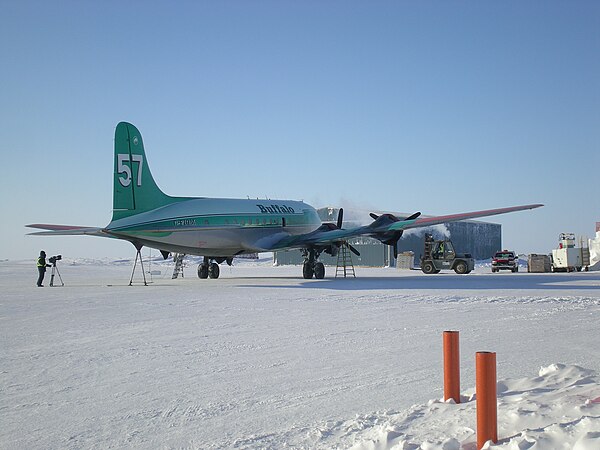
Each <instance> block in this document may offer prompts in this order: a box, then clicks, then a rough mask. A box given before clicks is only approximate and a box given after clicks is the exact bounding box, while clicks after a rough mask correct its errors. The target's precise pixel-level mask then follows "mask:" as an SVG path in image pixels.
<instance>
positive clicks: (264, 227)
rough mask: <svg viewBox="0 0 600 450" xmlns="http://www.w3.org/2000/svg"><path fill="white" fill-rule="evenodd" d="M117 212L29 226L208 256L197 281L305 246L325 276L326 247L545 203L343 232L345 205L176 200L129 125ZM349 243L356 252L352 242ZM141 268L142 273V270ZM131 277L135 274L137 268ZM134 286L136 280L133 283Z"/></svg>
mask: <svg viewBox="0 0 600 450" xmlns="http://www.w3.org/2000/svg"><path fill="white" fill-rule="evenodd" d="M113 179H114V184H113V216H112V220H111V222H110V223H109V224H108V225H107V226H105V227H80V226H71V225H50V224H31V225H27V227H30V228H36V229H42V230H46V231H41V232H35V233H31V234H34V235H90V236H101V237H110V238H117V239H123V240H126V241H129V242H131V243H132V244H133V245H134V246H135V248H136V249H137V255H136V264H137V258H138V256H139V259H140V261H141V254H140V250H141V249H142V247H144V246H146V247H150V248H154V249H158V250H160V252H161V253H162V255H163V257H164V258H165V259H166V258H168V256H169V254H170V253H184V254H187V255H198V256H204V260H203V262H202V263H201V264H200V265H199V266H198V276H199V277H200V278H209V277H210V278H218V277H219V264H221V263H223V262H227V263H228V264H230V265H231V262H232V260H233V258H234V257H235V256H237V255H241V254H244V253H256V252H267V251H274V250H281V249H292V248H298V249H301V250H302V252H303V255H304V260H305V261H304V265H303V270H302V272H303V276H304V278H307V279H309V278H312V277H313V276H314V277H315V278H319V279H321V278H323V277H324V276H325V267H324V266H323V263H321V262H319V260H318V258H319V256H320V254H321V253H322V252H325V253H328V254H331V255H336V254H337V253H338V251H339V249H340V248H341V246H342V245H347V240H348V239H350V238H353V237H356V236H371V237H374V238H376V239H378V240H379V241H381V242H382V243H384V244H387V245H390V246H392V247H393V248H394V256H397V252H398V250H397V244H398V240H399V239H400V237H401V236H402V233H403V232H404V230H407V229H411V228H418V227H428V226H432V225H437V224H442V223H447V222H454V221H458V220H465V219H474V218H478V217H486V216H493V215H496V214H504V213H508V212H513V211H522V210H526V209H533V208H538V207H540V206H543V205H540V204H534V205H523V206H512V207H508V208H499V209H491V210H486V211H474V212H468V213H461V214H453V215H448V216H438V217H427V218H420V217H419V216H420V215H421V213H415V214H413V215H411V216H410V217H407V218H404V219H399V218H397V217H395V216H394V215H392V214H382V215H375V214H371V217H372V218H373V219H374V220H373V222H372V223H371V224H369V225H366V226H361V227H357V228H352V229H347V230H346V229H342V220H343V219H342V214H343V210H341V209H340V213H339V216H338V220H337V223H335V224H334V223H321V220H320V219H319V216H318V214H317V211H316V210H315V209H314V208H313V207H312V206H310V205H308V204H306V203H304V202H300V201H294V200H249V199H224V198H204V197H171V196H169V195H166V194H165V193H164V192H162V191H161V190H160V188H159V187H158V186H157V185H156V182H155V181H154V178H153V177H152V173H151V172H150V168H149V167H148V162H147V160H146V154H145V152H144V145H143V143H142V135H141V134H140V132H139V131H138V129H137V128H136V127H135V126H133V125H132V124H130V123H126V122H121V123H119V124H118V125H117V128H116V130H115V163H114V174H113ZM349 248H350V249H351V250H352V251H353V252H355V253H357V254H358V252H357V251H356V249H354V248H353V247H352V246H349ZM134 271H135V265H134ZM142 271H143V270H142ZM132 280H133V273H132ZM130 284H131V281H130Z"/></svg>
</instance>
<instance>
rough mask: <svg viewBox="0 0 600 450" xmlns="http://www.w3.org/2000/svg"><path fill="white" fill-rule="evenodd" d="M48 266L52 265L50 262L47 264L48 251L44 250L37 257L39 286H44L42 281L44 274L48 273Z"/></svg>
mask: <svg viewBox="0 0 600 450" xmlns="http://www.w3.org/2000/svg"><path fill="white" fill-rule="evenodd" d="M46 267H52V266H51V265H50V264H46V252H45V251H44V250H42V251H41V252H40V257H39V258H38V259H37V268H38V273H39V276H38V280H37V285H38V287H44V285H43V284H42V282H43V281H44V275H45V274H46Z"/></svg>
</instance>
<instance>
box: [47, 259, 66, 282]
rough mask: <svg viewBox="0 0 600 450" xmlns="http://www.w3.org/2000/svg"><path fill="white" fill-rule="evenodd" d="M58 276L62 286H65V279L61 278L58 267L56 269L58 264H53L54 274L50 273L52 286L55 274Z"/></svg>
mask: <svg viewBox="0 0 600 450" xmlns="http://www.w3.org/2000/svg"><path fill="white" fill-rule="evenodd" d="M55 272H56V274H57V275H58V279H59V280H60V285H61V286H64V285H65V283H63V279H62V277H61V276H60V272H59V271H58V267H56V263H54V264H52V272H50V286H54V273H55Z"/></svg>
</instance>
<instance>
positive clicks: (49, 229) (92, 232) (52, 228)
mask: <svg viewBox="0 0 600 450" xmlns="http://www.w3.org/2000/svg"><path fill="white" fill-rule="evenodd" d="M25 226H26V227H28V228H38V229H41V230H45V231H37V232H35V233H28V234H29V235H35V236H77V235H81V236H83V235H88V236H103V237H110V235H109V234H108V233H106V232H105V231H104V230H103V229H102V228H100V227H82V226H78V225H52V224H46V223H32V224H30V225H25Z"/></svg>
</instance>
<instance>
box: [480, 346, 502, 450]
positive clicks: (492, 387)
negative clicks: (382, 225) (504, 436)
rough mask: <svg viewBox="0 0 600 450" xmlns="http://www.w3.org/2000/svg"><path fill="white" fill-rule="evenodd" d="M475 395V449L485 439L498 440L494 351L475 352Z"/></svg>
mask: <svg viewBox="0 0 600 450" xmlns="http://www.w3.org/2000/svg"><path fill="white" fill-rule="evenodd" d="M475 396H476V398H477V449H478V450H479V449H481V447H483V445H484V444H485V443H486V442H487V441H490V440H491V441H492V442H494V443H496V442H498V406H497V399H496V398H497V397H496V353H494V352H477V354H476V357H475Z"/></svg>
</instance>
